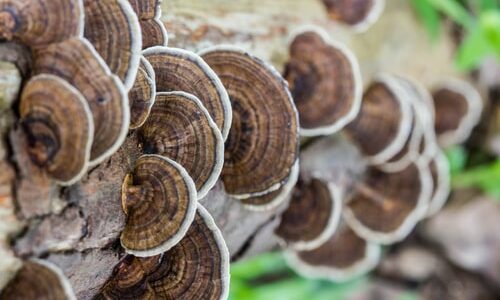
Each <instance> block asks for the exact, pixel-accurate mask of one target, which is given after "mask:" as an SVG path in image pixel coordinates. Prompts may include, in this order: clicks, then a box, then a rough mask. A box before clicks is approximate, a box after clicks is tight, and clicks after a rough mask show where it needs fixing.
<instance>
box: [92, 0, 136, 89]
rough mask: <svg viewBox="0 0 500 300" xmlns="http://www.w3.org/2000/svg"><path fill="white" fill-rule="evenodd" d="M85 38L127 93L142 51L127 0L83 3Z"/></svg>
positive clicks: (132, 81) (133, 15) (133, 14)
mask: <svg viewBox="0 0 500 300" xmlns="http://www.w3.org/2000/svg"><path fill="white" fill-rule="evenodd" d="M83 4H84V8H85V32H84V35H85V37H86V38H87V39H88V40H89V41H90V43H92V45H93V46H94V47H95V49H96V50H97V52H98V53H99V55H100V56H101V57H102V58H103V59H104V61H105V62H106V64H107V65H108V66H109V68H110V70H111V72H112V73H113V74H116V75H117V76H118V77H119V78H120V80H121V81H122V82H123V84H124V86H125V89H126V90H127V91H129V90H130V89H131V88H132V85H133V84H134V81H135V77H136V74H137V69H138V67H139V60H140V57H141V49H142V35H141V27H140V25H139V20H138V19H137V15H136V14H135V13H134V11H133V10H132V6H130V3H129V2H128V1H127V0H100V1H95V0H83Z"/></svg>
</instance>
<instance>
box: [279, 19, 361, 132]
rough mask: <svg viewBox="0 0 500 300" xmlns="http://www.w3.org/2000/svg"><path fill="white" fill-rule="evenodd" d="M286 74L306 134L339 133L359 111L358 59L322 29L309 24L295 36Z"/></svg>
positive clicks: (359, 82)
mask: <svg viewBox="0 0 500 300" xmlns="http://www.w3.org/2000/svg"><path fill="white" fill-rule="evenodd" d="M283 77H284V78H285V79H286V80H287V81H288V84H289V86H290V91H291V93H292V96H293V99H294V101H295V105H296V106H297V109H298V111H299V118H300V126H301V129H300V134H301V135H303V136H315V135H328V134H332V133H335V132H337V131H339V130H340V129H342V128H343V127H344V126H345V125H346V124H347V123H349V122H351V121H352V120H353V119H354V118H355V117H356V115H357V114H358V112H359V109H360V105H361V96H362V92H363V91H362V89H363V84H362V82H361V72H360V69H359V65H358V61H357V59H356V57H355V56H354V54H352V52H351V51H350V50H349V49H348V48H347V47H345V46H344V45H343V44H341V43H339V42H336V41H333V40H331V39H330V38H329V36H328V34H327V33H326V32H323V31H322V30H321V29H318V28H307V29H305V30H304V31H301V32H300V33H299V34H298V35H296V36H295V38H294V39H293V41H292V43H291V44H290V59H289V61H288V62H287V64H286V66H285V71H284V75H283Z"/></svg>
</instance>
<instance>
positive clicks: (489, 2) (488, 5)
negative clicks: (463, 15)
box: [472, 0, 498, 12]
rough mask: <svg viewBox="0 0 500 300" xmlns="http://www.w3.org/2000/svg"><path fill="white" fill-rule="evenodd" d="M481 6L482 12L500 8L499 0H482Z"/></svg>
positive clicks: (473, 0) (474, 0)
mask: <svg viewBox="0 0 500 300" xmlns="http://www.w3.org/2000/svg"><path fill="white" fill-rule="evenodd" d="M476 1H477V0H472V2H476ZM479 8H480V10H481V12H484V11H488V10H494V9H498V0H480V4H479Z"/></svg>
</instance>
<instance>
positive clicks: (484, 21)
mask: <svg viewBox="0 0 500 300" xmlns="http://www.w3.org/2000/svg"><path fill="white" fill-rule="evenodd" d="M479 23H480V26H481V30H482V31H483V34H484V36H485V38H486V40H487V41H488V42H489V43H490V45H491V47H492V48H493V49H494V50H495V52H496V54H497V55H500V12H499V11H495V10H490V11H485V12H483V13H482V14H481V17H480V21H479Z"/></svg>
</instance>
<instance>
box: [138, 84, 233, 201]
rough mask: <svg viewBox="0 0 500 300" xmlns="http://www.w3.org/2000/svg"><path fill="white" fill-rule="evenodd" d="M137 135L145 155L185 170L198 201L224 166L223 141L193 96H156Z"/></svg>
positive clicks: (161, 94) (168, 93) (175, 93)
mask: <svg viewBox="0 0 500 300" xmlns="http://www.w3.org/2000/svg"><path fill="white" fill-rule="evenodd" d="M139 135H140V139H141V141H142V143H143V146H144V149H145V152H146V153H156V154H160V155H163V156H166V157H169V158H171V159H173V160H174V161H176V162H178V163H179V164H181V165H182V166H183V167H184V168H186V170H187V172H188V174H189V175H190V176H191V178H193V180H194V182H195V185H196V189H197V190H198V197H199V198H202V197H204V196H205V195H206V194H207V193H208V191H209V190H210V189H211V188H212V187H213V186H214V184H215V183H216V181H217V179H218V178H219V175H220V173H221V171H222V165H223V163H224V141H223V139H222V135H221V133H220V131H219V129H218V128H217V125H216V124H215V123H214V122H213V121H212V119H211V118H210V115H209V114H208V111H207V110H206V109H205V108H204V107H203V105H202V104H201V102H200V100H199V99H198V98H196V97H195V96H193V95H191V94H187V93H184V92H167V93H165V92H162V93H157V94H156V101H155V104H154V105H153V108H152V109H151V113H150V115H149V117H148V119H147V120H146V122H145V123H144V125H143V126H142V127H141V129H140V131H139Z"/></svg>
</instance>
